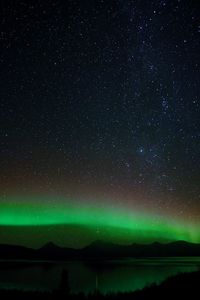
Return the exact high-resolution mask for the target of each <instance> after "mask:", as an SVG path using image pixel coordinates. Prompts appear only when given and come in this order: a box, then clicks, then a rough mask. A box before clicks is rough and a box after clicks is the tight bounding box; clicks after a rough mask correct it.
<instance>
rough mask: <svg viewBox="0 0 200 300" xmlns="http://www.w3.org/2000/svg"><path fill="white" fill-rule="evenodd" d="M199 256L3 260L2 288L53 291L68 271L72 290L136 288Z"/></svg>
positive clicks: (187, 268) (187, 267) (193, 263)
mask: <svg viewBox="0 0 200 300" xmlns="http://www.w3.org/2000/svg"><path fill="white" fill-rule="evenodd" d="M199 265H200V258H179V259H178V258H162V259H160V258H158V259H155V258H152V259H125V260H120V261H116V260H115V261H103V262H102V261H98V262H97V261H96V262H94V261H92V262H78V261H77V262H75V261H71V262H65V263H47V262H37V263H36V262H14V263H13V262H12V263H10V262H3V261H1V262H0V288H18V289H26V290H52V289H56V288H57V287H58V286H59V284H60V278H61V273H62V270H63V269H67V270H68V274H69V286H70V289H71V291H72V292H74V293H77V292H85V293H89V292H93V291H94V290H95V289H98V290H99V291H101V292H102V293H108V292H112V291H113V292H119V291H123V292H125V291H135V290H137V289H142V288H144V287H145V286H148V285H151V284H152V283H156V284H159V283H161V282H162V281H163V280H165V279H166V278H168V277H170V276H172V275H176V274H178V273H182V272H192V271H195V270H197V269H198V266H199Z"/></svg>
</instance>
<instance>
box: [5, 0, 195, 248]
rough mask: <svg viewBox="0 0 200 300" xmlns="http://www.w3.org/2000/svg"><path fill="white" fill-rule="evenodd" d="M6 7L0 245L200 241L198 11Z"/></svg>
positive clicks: (87, 4)
mask: <svg viewBox="0 0 200 300" xmlns="http://www.w3.org/2000/svg"><path fill="white" fill-rule="evenodd" d="M189 2H190V3H188V1H186V0H181V1H180V0H173V1H172V0H169V1H168V0H166V1H164V0H153V1H143V0H141V1H139V0H136V1H132V0H110V1H107V0H96V1H93V0H86V1H82V0H73V1H71V0H69V1H60V0H52V1H45V0H44V1H32V0H31V1H25V0H19V1H12V3H11V2H9V1H2V3H1V11H0V14H1V20H2V22H1V24H0V27H1V30H0V39H1V43H0V82H1V88H0V125H1V126H0V244H1V243H8V244H20V245H28V246H31V247H40V246H41V245H43V244H44V243H46V242H49V241H52V242H55V243H57V244H59V245H62V246H70V247H75V248H80V247H82V246H85V245H88V244H89V243H91V242H92V241H95V240H106V241H111V242H115V243H121V244H123V243H125V244H131V243H152V242H156V241H160V242H164V243H165V242H168V241H176V240H184V241H188V242H194V243H199V242H200V184H199V183H200V168H199V166H200V155H199V153H200V121H199V120H200V118H199V115H200V114H199V113H200V110H199V97H200V85H199V76H200V68H199V64H200V52H199V40H200V25H199V19H200V10H199V4H198V3H197V2H198V1H189Z"/></svg>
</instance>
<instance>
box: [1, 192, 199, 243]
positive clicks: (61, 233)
mask: <svg viewBox="0 0 200 300" xmlns="http://www.w3.org/2000/svg"><path fill="white" fill-rule="evenodd" d="M84 202H86V201H84ZM0 226H1V228H4V229H5V228H6V230H7V234H10V233H9V231H10V232H15V234H16V232H17V231H21V233H22V235H23V234H24V233H25V232H26V230H27V228H30V230H29V234H30V233H31V235H33V234H36V233H37V234H38V235H39V236H40V235H41V233H42V235H43V241H46V239H48V238H50V237H51V239H53V240H55V239H56V241H57V243H59V244H61V245H65V243H67V244H68V245H70V246H73V247H81V246H84V245H87V243H88V242H93V241H94V240H96V239H99V238H103V239H104V240H107V241H112V242H115V243H120V242H121V243H133V242H138V241H140V242H142V243H147V242H153V241H155V240H156V241H162V242H167V241H175V240H185V241H189V242H194V243H196V242H200V232H199V228H197V227H195V226H191V224H188V223H187V222H180V221H179V222H177V221H174V220H169V219H167V218H160V217H158V216H153V215H150V214H147V213H146V214H145V213H138V212H134V211H128V210H125V209H119V208H118V209H117V208H116V207H115V208H111V207H98V206H97V205H94V204H93V205H91V204H90V205H86V204H81V205H80V204H79V206H78V209H77V204H76V205H75V204H74V201H72V200H70V199H61V201H60V200H59V199H57V200H56V205H54V206H53V205H52V204H49V203H48V202H47V201H44V197H42V199H37V201H34V197H32V198H30V197H29V198H27V197H26V198H23V197H19V196H18V197H16V198H10V199H9V201H6V202H3V201H1V209H0ZM13 228H14V230H13ZM45 231H50V233H48V234H44V232H45ZM34 232H35V233H34ZM72 232H73V233H72ZM68 234H70V235H71V237H73V235H74V241H73V238H72V240H71V238H70V239H68V240H67V235H68ZM11 235H12V234H11ZM81 235H82V237H81V241H79V244H78V245H77V239H80V236H81ZM84 235H85V238H84ZM0 237H1V239H4V238H5V234H4V237H3V235H2V234H0ZM29 239H30V237H29V238H28V241H27V242H25V243H24V244H25V245H27V244H28V245H29V246H32V247H34V246H41V243H42V242H43V241H41V240H40V238H38V239H37V238H36V239H33V241H32V243H30V240H29ZM47 241H48V240H47Z"/></svg>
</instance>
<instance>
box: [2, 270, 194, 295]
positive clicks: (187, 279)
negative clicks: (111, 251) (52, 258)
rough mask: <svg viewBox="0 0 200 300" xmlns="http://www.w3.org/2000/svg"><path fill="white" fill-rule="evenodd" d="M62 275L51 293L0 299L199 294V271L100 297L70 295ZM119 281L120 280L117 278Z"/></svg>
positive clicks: (36, 293)
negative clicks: (59, 282)
mask: <svg viewBox="0 0 200 300" xmlns="http://www.w3.org/2000/svg"><path fill="white" fill-rule="evenodd" d="M65 275H66V274H65V273H63V278H62V280H61V284H60V288H59V289H58V290H54V291H52V292H37V291H35V292H34V291H33V292H26V291H19V290H0V299H20V300H23V299H37V300H40V299H44V300H45V299H47V300H48V299H49V300H54V299H56V300H58V299H72V300H78V299H83V300H90V299H100V300H101V299H102V300H104V299H108V300H109V299H114V300H118V299H171V298H173V297H174V296H175V297H178V299H195V298H196V299H198V298H199V294H200V271H197V272H193V273H186V274H180V275H178V276H175V277H171V278H169V279H167V280H166V281H165V282H163V283H162V284H161V285H159V286H157V285H153V286H151V287H148V288H145V289H143V290H141V291H136V292H128V293H117V294H107V295H102V294H100V293H99V292H98V291H96V292H95V293H93V294H90V295H88V296H86V295H84V294H82V293H80V294H77V295H75V294H70V290H69V288H68V284H67V281H66V279H67V278H65ZM119 280H120V278H119Z"/></svg>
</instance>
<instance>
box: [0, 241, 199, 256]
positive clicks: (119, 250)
mask: <svg viewBox="0 0 200 300" xmlns="http://www.w3.org/2000/svg"><path fill="white" fill-rule="evenodd" d="M173 256H180V257H181V256H182V257H183V256H200V244H193V243H189V242H186V241H174V242H171V243H165V244H162V243H159V242H153V243H151V244H145V245H143V244H135V243H134V244H130V245H118V244H114V243H112V242H106V241H103V240H96V241H94V242H92V243H91V244H89V245H87V246H86V247H84V248H82V249H73V248H67V247H60V246H58V245H56V244H55V243H53V242H51V241H50V242H48V243H46V244H44V245H43V246H42V247H40V248H38V249H32V248H28V247H25V246H20V245H8V244H0V259H30V260H69V259H81V260H84V259H90V258H91V259H105V258H123V257H133V258H140V257H173Z"/></svg>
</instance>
